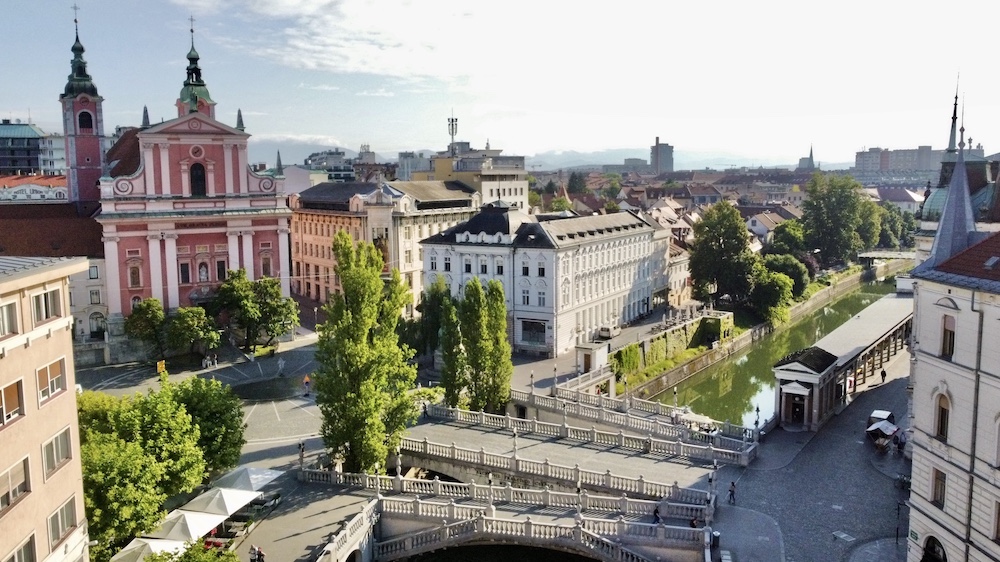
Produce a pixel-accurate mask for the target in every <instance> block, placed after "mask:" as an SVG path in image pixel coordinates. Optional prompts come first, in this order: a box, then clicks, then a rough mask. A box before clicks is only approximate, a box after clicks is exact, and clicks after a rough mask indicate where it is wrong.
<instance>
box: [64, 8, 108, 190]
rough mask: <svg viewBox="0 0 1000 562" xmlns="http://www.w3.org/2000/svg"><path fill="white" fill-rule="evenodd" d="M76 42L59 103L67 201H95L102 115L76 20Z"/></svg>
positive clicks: (101, 162) (101, 154) (102, 165)
mask: <svg viewBox="0 0 1000 562" xmlns="http://www.w3.org/2000/svg"><path fill="white" fill-rule="evenodd" d="M73 24H74V27H76V42H74V43H73V48H72V51H73V60H72V61H71V62H70V68H71V70H70V74H69V77H68V78H67V80H66V88H64V89H63V93H62V95H60V96H59V101H60V102H61V103H62V115H63V134H64V135H65V138H66V163H67V168H68V169H69V174H68V177H67V178H66V179H67V186H68V187H69V200H70V201H73V202H78V201H98V200H99V199H100V198H101V191H100V186H99V182H100V179H101V176H102V175H103V174H104V171H105V170H104V168H105V162H104V150H103V147H102V144H103V138H104V113H103V111H102V109H101V102H102V101H104V98H102V97H101V96H100V95H98V94H97V86H95V85H94V81H93V79H91V77H90V74H88V73H87V61H85V60H83V52H84V48H83V44H82V43H80V29H79V24H78V23H77V19H76V18H74V19H73Z"/></svg>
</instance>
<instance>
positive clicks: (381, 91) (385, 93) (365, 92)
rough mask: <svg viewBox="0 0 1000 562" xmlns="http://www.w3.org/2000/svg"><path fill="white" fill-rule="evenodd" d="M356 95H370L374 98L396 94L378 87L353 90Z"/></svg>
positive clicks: (389, 96)
mask: <svg viewBox="0 0 1000 562" xmlns="http://www.w3.org/2000/svg"><path fill="white" fill-rule="evenodd" d="M354 95H356V96H371V97H376V98H391V97H392V96H395V95H396V94H394V93H392V92H390V91H388V90H386V89H385V88H379V89H377V90H362V91H360V92H355V94H354Z"/></svg>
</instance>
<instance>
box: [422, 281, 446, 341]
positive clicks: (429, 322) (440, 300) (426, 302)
mask: <svg viewBox="0 0 1000 562" xmlns="http://www.w3.org/2000/svg"><path fill="white" fill-rule="evenodd" d="M450 300H451V290H450V289H449V288H448V284H447V283H446V282H445V280H444V277H442V276H440V275H435V276H434V281H433V282H432V283H431V284H430V285H429V286H428V287H427V288H426V289H424V295H423V298H422V299H420V304H418V305H417V311H418V312H420V338H419V340H420V347H419V348H417V351H418V352H419V353H420V354H428V353H429V354H433V353H434V350H436V349H437V348H438V337H439V334H440V332H441V318H442V315H443V314H444V310H443V309H442V306H443V304H444V302H445V301H450Z"/></svg>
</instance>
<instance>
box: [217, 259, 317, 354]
mask: <svg viewBox="0 0 1000 562" xmlns="http://www.w3.org/2000/svg"><path fill="white" fill-rule="evenodd" d="M217 306H218V307H220V308H221V309H223V310H226V311H228V312H229V315H230V318H231V319H232V321H233V322H234V323H235V324H236V325H237V326H238V327H239V328H240V329H241V330H243V331H244V333H245V334H246V341H245V343H244V349H246V350H247V351H253V349H254V348H255V347H256V346H257V339H258V338H259V337H260V335H261V333H263V334H264V335H265V336H267V338H268V339H267V341H266V342H265V344H264V345H271V343H272V342H274V338H276V337H278V336H280V335H282V334H285V333H287V332H288V331H289V330H291V329H292V327H294V326H296V325H298V323H299V308H298V306H297V305H296V304H295V300H294V299H292V298H291V297H282V296H281V282H280V281H279V280H278V279H276V278H274V277H263V278H261V279H258V280H256V281H250V279H249V278H248V277H247V273H246V270H244V269H242V268H240V269H238V270H235V271H230V272H229V275H228V277H227V278H226V280H225V282H223V283H222V285H220V286H219V291H218V297H217Z"/></svg>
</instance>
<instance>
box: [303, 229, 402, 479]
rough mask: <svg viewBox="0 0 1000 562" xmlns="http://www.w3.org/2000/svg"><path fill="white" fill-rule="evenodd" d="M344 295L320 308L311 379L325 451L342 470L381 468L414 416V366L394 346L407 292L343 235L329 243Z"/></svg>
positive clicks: (366, 249)
mask: <svg viewBox="0 0 1000 562" xmlns="http://www.w3.org/2000/svg"><path fill="white" fill-rule="evenodd" d="M333 252H334V255H335V256H336V258H337V266H336V271H337V275H339V276H340V280H341V285H342V286H343V292H342V293H336V294H334V295H331V299H330V302H328V303H327V304H326V312H327V316H328V318H329V320H327V322H326V323H324V324H323V325H321V326H320V329H319V344H318V351H317V353H316V360H317V362H318V363H319V369H318V370H317V371H316V375H315V378H314V381H315V385H316V393H317V395H316V403H317V405H318V406H319V409H320V412H321V413H322V416H323V422H322V426H321V433H322V435H323V442H324V444H325V445H326V448H327V449H328V450H329V451H330V453H331V455H333V456H340V457H341V458H343V461H344V468H345V470H347V471H352V472H357V471H370V470H372V469H374V468H375V467H376V466H377V465H379V464H381V463H384V462H385V459H386V455H387V453H388V451H389V450H390V449H394V448H395V447H396V446H397V445H398V444H399V442H400V441H401V439H402V433H403V430H404V429H405V428H406V426H407V425H408V424H409V423H410V422H412V420H413V419H414V417H415V414H416V412H415V410H414V408H413V403H412V402H411V401H410V399H409V398H408V396H407V391H408V390H409V389H410V388H411V387H412V386H413V384H414V381H415V380H416V368H415V367H414V366H412V365H410V364H408V363H407V360H408V359H409V358H410V357H412V356H413V350H411V349H410V348H409V347H406V346H405V345H402V346H401V345H399V344H398V343H399V342H398V337H397V335H396V323H397V321H398V319H399V316H400V313H401V311H402V309H403V306H405V304H406V303H407V302H408V300H409V294H408V292H407V290H406V288H405V287H404V286H403V283H402V282H401V281H400V277H399V271H398V270H396V269H393V271H392V276H391V278H390V279H389V280H388V281H384V280H383V279H382V266H383V263H384V262H383V258H382V252H381V251H380V250H378V249H377V248H376V247H375V246H374V245H372V244H371V243H368V242H359V243H358V245H357V246H356V247H355V245H354V244H353V242H352V240H351V237H350V236H349V235H348V234H347V233H346V231H343V230H341V231H339V232H338V233H337V235H336V236H335V237H334V239H333Z"/></svg>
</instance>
